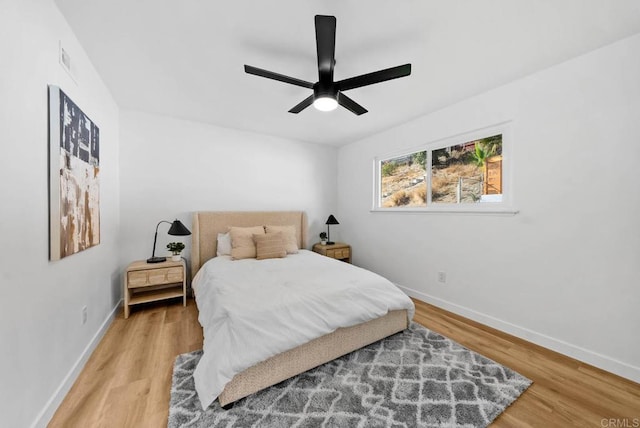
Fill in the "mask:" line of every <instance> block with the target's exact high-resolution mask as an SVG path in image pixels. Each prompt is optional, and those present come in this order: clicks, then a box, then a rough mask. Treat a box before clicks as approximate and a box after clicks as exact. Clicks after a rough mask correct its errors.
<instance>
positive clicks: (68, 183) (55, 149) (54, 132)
mask: <svg viewBox="0 0 640 428" xmlns="http://www.w3.org/2000/svg"><path fill="white" fill-rule="evenodd" d="M99 149H100V130H99V129H98V127H97V126H96V124H95V123H93V121H92V120H91V119H89V117H88V116H87V115H86V114H84V112H83V111H82V110H80V108H79V107H78V106H77V105H76V104H75V103H74V102H73V101H72V100H71V99H70V98H69V97H68V96H67V95H66V94H65V93H64V92H63V91H62V90H61V89H60V88H59V87H57V86H53V85H50V86H49V216H50V219H49V259H50V260H59V259H62V258H64V257H67V256H70V255H72V254H75V253H77V252H80V251H83V250H86V249H87V248H90V247H93V246H95V245H98V244H99V243H100V186H99V172H100V150H99Z"/></svg>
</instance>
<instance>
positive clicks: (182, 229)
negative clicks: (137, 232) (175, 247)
mask: <svg viewBox="0 0 640 428" xmlns="http://www.w3.org/2000/svg"><path fill="white" fill-rule="evenodd" d="M160 223H169V224H170V225H171V227H170V228H169V232H167V233H168V234H169V235H175V236H186V235H191V231H190V230H189V229H187V227H186V226H185V225H184V224H182V222H181V221H180V220H178V219H176V220H174V221H173V223H171V222H168V221H166V220H161V221H159V222H158V225H157V226H156V235H155V236H154V237H153V252H152V253H151V258H149V259H147V263H161V262H164V261H166V260H167V258H166V257H156V241H157V240H158V226H160Z"/></svg>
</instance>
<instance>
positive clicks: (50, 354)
mask: <svg viewBox="0 0 640 428" xmlns="http://www.w3.org/2000/svg"><path fill="white" fill-rule="evenodd" d="M0 7H1V9H0V40H2V43H1V44H0V58H2V66H1V67H0V94H1V95H0V141H1V142H0V148H1V150H2V156H0V201H1V202H0V212H1V213H2V221H0V237H1V239H2V242H3V243H5V245H6V246H7V248H6V249H5V250H4V251H3V255H2V257H1V258H0V283H1V284H0V301H1V302H2V310H1V311H0V342H1V343H2V346H1V350H0V366H1V367H2V380H1V381H0V414H1V415H2V422H1V423H0V425H2V426H7V427H25V426H29V425H31V424H34V423H36V422H37V423H38V424H39V425H43V424H45V423H46V422H47V421H48V420H49V417H50V416H51V415H52V412H53V411H55V409H56V408H57V406H58V404H59V402H60V400H61V399H62V398H63V397H64V395H65V393H66V392H67V388H69V387H70V386H71V382H72V381H73V380H74V378H75V374H77V369H78V368H79V367H80V366H81V365H82V361H81V360H82V358H84V357H86V356H87V355H88V354H89V353H88V352H85V351H86V350H87V349H88V350H89V351H90V349H91V346H92V345H93V344H95V341H92V340H94V339H96V338H97V337H99V335H100V333H101V332H102V331H103V330H102V327H104V323H105V322H108V321H109V319H110V315H111V313H112V311H113V309H114V308H115V307H116V306H117V304H118V302H119V300H120V294H121V291H120V281H119V265H118V257H117V252H116V248H117V243H118V241H117V240H118V227H119V224H118V221H119V220H118V217H119V206H118V204H119V195H118V188H119V183H118V138H119V131H118V108H117V106H116V104H115V102H114V100H113V99H112V97H111V95H110V94H109V92H108V91H107V89H106V87H105V86H104V84H103V83H102V81H101V80H100V77H99V76H98V75H97V73H96V72H95V70H94V69H93V67H92V65H91V64H90V62H89V61H88V59H87V56H86V55H85V53H84V52H83V50H82V49H81V47H80V45H79V44H78V41H77V40H76V38H75V36H74V35H73V33H72V32H71V30H70V28H69V27H68V26H67V24H66V21H65V20H64V18H63V17H62V15H61V14H60V13H59V11H58V9H57V8H56V6H55V5H54V4H53V2H52V1H50V0H15V1H3V2H2V4H1V6H0ZM60 40H62V42H63V45H64V46H65V47H66V49H67V50H68V52H69V53H70V54H71V57H72V61H73V62H74V66H75V67H76V69H77V71H78V83H77V84H76V83H74V82H73V81H72V80H71V79H70V78H69V76H68V75H67V74H66V72H65V71H64V70H63V69H62V68H61V67H60V65H59V64H58V58H57V55H58V43H59V41H60ZM48 84H55V85H58V86H60V87H61V88H62V90H63V91H65V92H66V93H67V94H68V95H69V96H70V97H71V99H72V100H73V101H74V102H75V103H77V104H78V106H80V108H81V109H82V110H83V111H84V112H85V113H86V114H87V115H88V116H89V117H90V118H91V119H92V120H93V121H94V122H95V123H96V124H97V125H98V126H99V128H100V144H101V147H100V167H101V170H100V199H101V201H100V220H101V243H100V245H98V246H96V247H94V248H91V249H89V250H86V251H84V252H81V253H78V254H75V255H73V256H70V257H67V258H64V259H62V260H60V261H56V262H49V261H48V200H47V198H48V184H47V183H48V175H47V165H48V161H47V153H48V149H47V147H48V140H47V138H48V137H47V135H48V133H47V118H48V107H47V85H48ZM84 305H86V306H87V307H88V321H87V323H86V324H85V325H82V323H81V309H82V307H83V306H84ZM96 335H97V336H96ZM79 361H80V364H76V363H78V362H79Z"/></svg>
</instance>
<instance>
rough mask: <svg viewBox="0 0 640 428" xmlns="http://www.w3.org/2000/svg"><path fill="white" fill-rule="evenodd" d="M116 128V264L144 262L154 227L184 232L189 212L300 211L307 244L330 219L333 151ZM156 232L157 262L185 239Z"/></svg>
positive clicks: (147, 117)
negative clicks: (176, 224)
mask: <svg viewBox="0 0 640 428" xmlns="http://www.w3.org/2000/svg"><path fill="white" fill-rule="evenodd" d="M120 124H121V141H122V146H121V151H120V179H121V234H122V235H121V236H122V248H121V262H122V263H123V264H127V263H129V262H130V261H133V260H139V259H145V258H147V257H150V255H151V247H152V244H153V235H154V230H155V227H156V224H157V223H158V221H160V220H173V219H174V218H178V219H180V220H181V221H182V222H183V223H184V224H185V225H186V226H187V227H188V228H189V229H191V217H192V213H193V212H194V211H203V210H209V211H227V210H238V211H244V210H246V211H250V210H304V211H306V213H307V216H308V220H309V226H310V243H312V242H315V241H316V239H315V238H316V237H317V234H318V233H319V232H320V231H321V230H324V228H325V226H324V222H325V221H326V218H327V217H328V216H329V214H330V213H332V212H334V211H335V208H336V204H337V202H336V201H337V197H336V192H335V189H336V176H337V172H336V164H337V162H336V156H337V149H336V148H335V147H330V146H324V145H317V144H307V143H300V142H295V141H291V140H286V139H282V138H276V137H269V136H265V135H259V134H254V133H250V132H243V131H238V130H233V129H227V128H221V127H217V126H213V125H207V124H202V123H197V122H189V121H185V120H179V119H173V118H168V117H163V116H157V115H152V114H145V113H138V112H123V113H122V115H121V118H120ZM168 230H169V225H168V224H162V225H160V228H159V232H158V245H157V247H156V255H161V256H162V255H167V254H168V252H167V250H166V244H167V243H168V242H171V241H176V240H178V241H182V242H184V243H185V244H186V245H187V248H186V250H185V253H184V255H185V256H187V257H188V256H189V254H190V250H191V238H190V237H184V238H183V237H176V236H170V235H168V234H167V231H168Z"/></svg>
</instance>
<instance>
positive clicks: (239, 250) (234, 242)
mask: <svg viewBox="0 0 640 428" xmlns="http://www.w3.org/2000/svg"><path fill="white" fill-rule="evenodd" d="M229 235H231V257H232V258H233V259H234V260H240V259H255V258H256V244H255V243H254V242H253V235H264V227H262V226H254V227H231V228H229Z"/></svg>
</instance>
